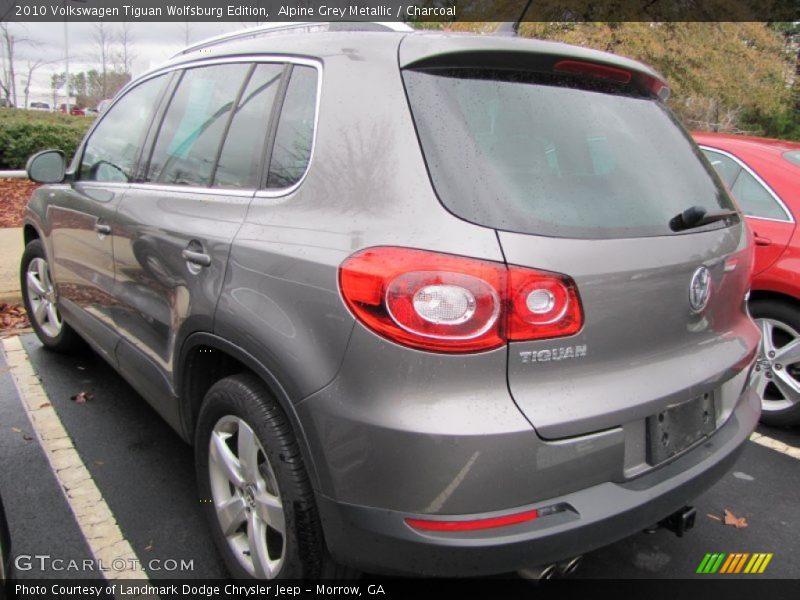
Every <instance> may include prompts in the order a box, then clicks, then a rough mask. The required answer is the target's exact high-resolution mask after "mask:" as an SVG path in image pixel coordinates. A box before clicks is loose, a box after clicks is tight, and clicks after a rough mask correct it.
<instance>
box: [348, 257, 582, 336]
mask: <svg viewBox="0 0 800 600" xmlns="http://www.w3.org/2000/svg"><path fill="white" fill-rule="evenodd" d="M339 285H340V287H341V291H342V296H343V298H344V300H345V302H346V304H347V306H348V307H349V308H350V310H351V311H352V312H353V314H354V315H355V316H356V318H358V320H359V321H360V322H361V323H363V324H364V325H366V326H367V327H369V328H370V329H372V330H373V331H375V332H376V333H378V334H380V335H383V336H384V337H387V338H389V339H390V340H393V341H395V342H397V343H399V344H403V345H406V346H411V347H413V348H420V349H422V350H432V351H437V352H480V351H485V350H491V349H493V348H498V347H500V346H502V345H503V344H505V343H506V342H507V341H508V340H532V339H543V338H549V337H558V336H564V335H571V334H573V333H577V332H578V331H579V330H580V328H581V326H582V322H583V316H582V312H581V307H580V300H579V298H578V293H577V289H576V288H575V285H574V284H573V283H572V281H571V280H569V279H568V278H566V277H563V276H561V275H556V274H552V273H544V272H541V271H536V270H533V269H525V268H522V267H506V265H504V264H501V263H495V262H491V261H484V260H477V259H472V258H464V257H460V256H452V255H449V254H437V253H434V252H426V251H423V250H412V249H408V248H388V247H378V248H369V249H367V250H362V251H360V252H357V253H355V254H354V255H352V256H351V257H349V258H348V259H346V260H345V261H344V263H342V265H341V267H340V269H339Z"/></svg>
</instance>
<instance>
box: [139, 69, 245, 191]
mask: <svg viewBox="0 0 800 600" xmlns="http://www.w3.org/2000/svg"><path fill="white" fill-rule="evenodd" d="M249 69H250V65H248V64H228V65H215V66H210V67H198V68H194V69H188V70H187V71H186V72H185V73H184V74H183V77H182V78H181V81H180V83H179V84H178V88H177V89H176V90H175V93H174V94H173V96H172V100H171V101H170V104H169V107H168V108H167V112H166V114H165V115H164V119H163V121H162V123H161V129H160V131H159V134H158V139H157V141H156V144H155V147H154V148H153V153H152V156H151V159H150V167H149V170H148V176H147V181H150V182H153V183H164V184H180V185H192V186H206V185H208V184H209V183H210V179H211V170H212V168H213V166H214V162H215V160H216V158H217V151H218V150H219V147H220V143H221V142H222V136H223V135H224V133H225V128H226V126H227V123H228V120H229V117H230V113H231V110H232V109H233V105H234V103H235V101H236V96H237V94H238V92H239V89H240V88H241V86H242V84H243V83H244V78H245V76H246V75H247V73H248V71H249Z"/></svg>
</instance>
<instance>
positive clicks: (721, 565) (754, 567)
mask: <svg viewBox="0 0 800 600" xmlns="http://www.w3.org/2000/svg"><path fill="white" fill-rule="evenodd" d="M772 556H773V553H772V552H755V553H753V554H750V553H749V552H734V553H732V554H726V553H724V552H715V553H709V554H706V555H705V557H703V560H702V561H700V566H699V567H697V573H702V574H713V573H724V574H727V575H730V574H736V573H750V574H756V573H763V572H764V571H765V570H766V568H767V565H768V564H769V561H771V560H772Z"/></svg>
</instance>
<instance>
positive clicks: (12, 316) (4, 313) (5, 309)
mask: <svg viewBox="0 0 800 600" xmlns="http://www.w3.org/2000/svg"><path fill="white" fill-rule="evenodd" d="M29 325H30V323H29V322H28V316H27V315H26V314H25V309H24V308H23V307H22V306H20V305H19V304H0V330H3V331H11V330H18V329H25V328H26V327H28V326H29Z"/></svg>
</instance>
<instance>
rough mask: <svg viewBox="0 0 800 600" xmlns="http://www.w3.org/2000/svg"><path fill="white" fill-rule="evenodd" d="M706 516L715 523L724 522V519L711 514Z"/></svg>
mask: <svg viewBox="0 0 800 600" xmlns="http://www.w3.org/2000/svg"><path fill="white" fill-rule="evenodd" d="M706 516H707V517H708V518H709V519H714V520H715V521H719V522H722V519H720V518H719V517H718V516H717V515H710V514H707V515H706Z"/></svg>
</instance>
